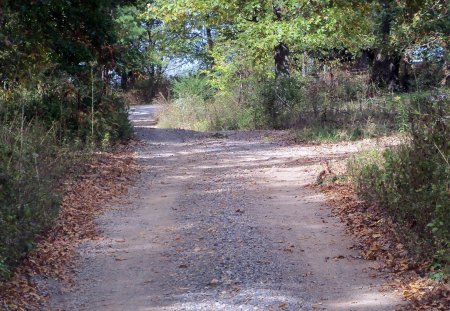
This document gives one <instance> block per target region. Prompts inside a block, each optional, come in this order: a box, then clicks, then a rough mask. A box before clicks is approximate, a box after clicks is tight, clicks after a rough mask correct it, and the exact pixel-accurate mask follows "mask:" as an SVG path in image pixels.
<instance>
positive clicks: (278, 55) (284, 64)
mask: <svg viewBox="0 0 450 311" xmlns="http://www.w3.org/2000/svg"><path fill="white" fill-rule="evenodd" d="M273 58H274V59H275V74H276V75H277V76H289V74H290V71H289V48H288V47H287V45H286V44H284V43H282V42H281V43H279V44H278V45H277V46H276V47H275V51H274V57H273Z"/></svg>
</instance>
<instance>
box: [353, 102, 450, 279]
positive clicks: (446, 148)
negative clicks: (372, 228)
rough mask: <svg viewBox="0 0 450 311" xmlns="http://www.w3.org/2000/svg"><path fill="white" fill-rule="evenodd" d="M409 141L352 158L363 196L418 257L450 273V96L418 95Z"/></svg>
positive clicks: (354, 175) (360, 192)
mask: <svg viewBox="0 0 450 311" xmlns="http://www.w3.org/2000/svg"><path fill="white" fill-rule="evenodd" d="M409 133H410V135H409V138H410V139H409V141H407V142H405V143H404V144H403V145H400V146H398V147H396V148H392V149H388V150H385V151H384V152H381V153H380V152H375V153H371V154H368V153H364V154H361V155H359V156H357V157H356V158H354V159H353V160H351V161H350V162H349V172H350V173H351V176H352V177H353V180H354V183H355V185H356V187H357V190H358V193H359V195H360V196H361V197H363V198H364V199H366V200H369V201H371V202H375V203H377V204H379V205H380V206H381V207H382V208H384V210H385V211H386V212H387V214H388V215H390V216H391V217H392V219H393V220H394V222H395V223H396V224H397V226H398V232H400V233H401V234H402V236H403V238H404V241H405V245H407V246H408V249H409V251H410V253H411V254H412V255H415V256H416V257H417V258H421V259H424V258H428V259H433V258H434V259H435V260H437V263H438V264H439V265H441V266H442V268H443V270H444V271H445V273H446V275H447V276H449V275H450V191H449V190H450V140H449V138H450V100H449V98H448V95H427V96H421V97H417V98H413V99H412V101H411V107H410V110H409Z"/></svg>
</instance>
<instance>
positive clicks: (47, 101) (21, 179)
mask: <svg viewBox="0 0 450 311" xmlns="http://www.w3.org/2000/svg"><path fill="white" fill-rule="evenodd" d="M57 82H58V81H49V82H48V84H47V85H44V86H42V85H38V86H37V87H29V88H23V87H16V88H13V89H9V90H5V89H4V90H1V91H0V279H2V278H5V277H8V275H9V273H10V272H11V271H12V269H13V268H14V267H15V266H16V265H18V264H19V263H20V260H21V259H22V258H23V257H24V256H25V255H26V253H27V252H28V251H29V250H30V249H31V248H32V247H33V245H34V243H35V238H36V236H37V235H38V234H39V233H41V232H43V231H45V230H46V229H48V228H49V227H50V226H51V225H52V223H53V221H54V219H55V218H56V216H57V214H58V209H59V195H60V190H61V187H60V184H61V180H62V178H67V175H68V174H69V172H70V171H71V170H72V168H73V167H74V166H73V164H74V163H80V160H81V159H83V158H82V157H83V156H84V155H89V154H90V152H92V151H93V150H95V148H100V147H103V148H105V147H108V146H109V145H110V144H112V143H114V141H116V140H119V139H124V138H127V137H130V135H131V133H132V132H131V131H132V128H131V126H130V124H129V121H128V119H127V113H126V107H124V106H123V104H122V103H121V102H120V101H117V97H116V96H115V95H114V94H109V95H108V96H106V95H105V94H102V93H101V88H100V87H98V85H94V84H92V85H91V88H90V90H89V89H87V88H85V89H83V88H81V87H77V86H75V85H74V84H72V83H66V82H67V80H66V81H64V80H63V81H59V83H57ZM92 90H94V91H92ZM93 93H94V94H93ZM92 95H94V96H92ZM93 103H94V105H93ZM92 107H94V111H93V113H92Z"/></svg>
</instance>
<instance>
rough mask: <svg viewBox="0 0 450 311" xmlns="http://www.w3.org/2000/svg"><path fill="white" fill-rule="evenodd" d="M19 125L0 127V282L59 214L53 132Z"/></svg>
mask: <svg viewBox="0 0 450 311" xmlns="http://www.w3.org/2000/svg"><path fill="white" fill-rule="evenodd" d="M22 121H23V120H20V119H18V120H16V121H15V122H10V123H8V124H4V123H3V124H2V125H1V126H0V206H1V208H0V278H1V276H5V275H7V273H8V272H9V269H10V267H14V266H15V265H17V264H18V262H19V260H20V259H21V258H22V257H23V256H24V255H25V254H26V253H27V251H28V250H30V249H31V248H32V246H33V244H34V237H35V235H36V234H37V233H39V232H42V231H43V230H45V229H47V228H49V226H50V225H51V224H52V221H53V219H54V218H55V216H56V215H57V212H58V204H59V198H58V193H57V191H56V190H55V189H57V186H58V178H59V176H60V175H61V173H62V169H63V159H64V158H65V157H64V155H63V152H61V150H60V147H59V146H58V144H57V141H55V136H54V133H53V132H52V131H47V130H45V129H44V128H43V127H42V126H40V125H38V124H23V123H22Z"/></svg>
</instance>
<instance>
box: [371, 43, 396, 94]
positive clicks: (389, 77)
mask: <svg viewBox="0 0 450 311" xmlns="http://www.w3.org/2000/svg"><path fill="white" fill-rule="evenodd" d="M400 60H401V57H400V55H389V54H388V53H384V52H383V51H382V50H380V51H378V52H377V53H376V55H375V59H374V61H373V66H372V81H373V82H375V83H376V84H377V85H378V86H381V87H387V88H388V89H389V90H390V91H394V90H397V89H398V86H399V71H400Z"/></svg>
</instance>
